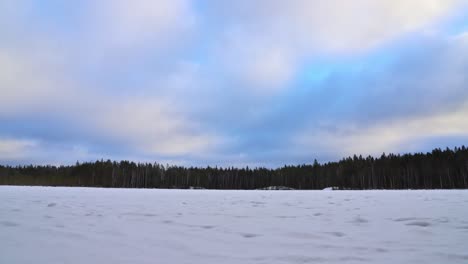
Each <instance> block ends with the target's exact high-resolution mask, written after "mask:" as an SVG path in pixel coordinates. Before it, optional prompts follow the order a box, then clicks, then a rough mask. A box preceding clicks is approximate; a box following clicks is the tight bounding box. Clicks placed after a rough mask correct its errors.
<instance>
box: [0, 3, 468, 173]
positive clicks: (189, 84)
mask: <svg viewBox="0 0 468 264" xmlns="http://www.w3.org/2000/svg"><path fill="white" fill-rule="evenodd" d="M461 145H468V0H380V1H375V0H353V1H342V0H326V1H325V0H291V1H285V0H253V1H252V0H237V1H227V0H132V1H130V0H83V1H61V0H41V1H39V0H3V1H0V164H9V165H18V164H52V165H59V164H74V163H75V162H76V161H80V162H83V161H94V160H98V159H99V160H100V159H104V160H107V159H111V160H133V161H140V162H159V163H162V164H166V163H167V164H174V165H184V166H192V165H193V166H207V165H210V166H224V167H226V166H251V167H257V166H265V167H278V166H282V165H285V164H303V163H312V162H313V161H314V159H317V160H318V161H320V162H327V161H334V160H339V159H341V158H343V157H346V156H349V155H353V154H358V155H359V154H362V155H363V156H367V155H373V156H380V155H381V154H382V153H383V152H385V153H390V152H392V153H407V152H411V153H413V152H425V151H430V150H432V149H433V148H445V147H455V146H461Z"/></svg>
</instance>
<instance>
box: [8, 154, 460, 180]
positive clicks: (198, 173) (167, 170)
mask: <svg viewBox="0 0 468 264" xmlns="http://www.w3.org/2000/svg"><path fill="white" fill-rule="evenodd" d="M0 185H41V186H86V187H113V188H190V187H196V188H206V189H257V188H263V187H267V186H287V187H291V188H294V189H323V188H325V187H330V186H334V187H338V188H341V189H463V188H468V149H467V148H466V147H465V146H463V147H461V148H455V149H448V148H447V149H445V150H441V149H435V150H433V151H432V152H430V153H416V154H405V155H394V154H389V155H386V154H383V155H382V156H381V157H379V158H374V157H370V156H369V157H366V158H363V157H362V156H359V157H358V156H354V157H348V158H345V159H342V160H341V161H339V162H329V163H324V164H320V163H318V162H317V161H315V162H314V163H313V164H312V165H298V166H284V167H281V168H277V169H267V168H249V167H246V168H218V167H214V168H213V167H206V168H197V167H180V166H163V165H161V164H158V163H154V164H151V163H134V162H129V161H121V162H112V161H103V160H101V161H96V162H92V163H76V165H73V166H59V167H56V166H33V165H30V166H17V167H11V166H0Z"/></svg>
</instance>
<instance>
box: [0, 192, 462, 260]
mask: <svg viewBox="0 0 468 264" xmlns="http://www.w3.org/2000/svg"><path fill="white" fill-rule="evenodd" d="M0 263H9V264H10V263H11V264H13V263H14V264H20V263H28V264H29V263H44V264H54V263H61V264H62V263H67V264H74V263H76V264H82V263H112V264H117V263H136V264H138V263H151V264H154V263H163V264H164V263H177V264H180V263H203V264H207V263H223V264H228V263H265V264H266V263H391V264H395V263H425V264H429V263H468V191H461V190H460V191H458V190H454V191H442V190H437V191H207V190H142V189H139V190H135V189H134V190H130V189H97V188H53V187H52V188H48V187H5V186H0Z"/></svg>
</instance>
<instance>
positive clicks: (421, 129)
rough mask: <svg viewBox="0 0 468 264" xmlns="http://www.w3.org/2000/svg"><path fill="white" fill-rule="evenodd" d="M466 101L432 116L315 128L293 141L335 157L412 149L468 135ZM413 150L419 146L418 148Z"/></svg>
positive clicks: (467, 106)
mask: <svg viewBox="0 0 468 264" xmlns="http://www.w3.org/2000/svg"><path fill="white" fill-rule="evenodd" d="M466 116H468V103H467V104H465V105H464V106H463V107H461V108H459V109H456V110H455V111H451V112H447V113H439V114H435V115H432V116H425V117H413V118H405V119H400V120H395V121H388V122H387V123H386V122H380V123H378V124H376V125H374V126H371V127H366V128H363V127H361V126H360V125H358V124H349V123H347V124H341V125H340V128H339V129H338V130H335V131H333V132H332V131H326V130H318V131H313V132H309V133H307V135H306V134H302V135H301V136H300V137H298V138H297V139H296V140H295V141H296V143H297V144H299V145H300V146H301V147H302V148H303V147H304V146H306V147H308V148H310V149H313V150H322V151H324V152H330V153H333V154H334V155H335V156H337V157H343V156H349V155H353V154H364V155H379V154H381V153H383V152H387V153H388V152H401V151H411V150H412V149H411V148H412V146H413V145H414V144H417V143H418V140H420V139H430V138H437V137H453V136H455V137H468V123H467V122H464V120H465V119H466ZM415 149H418V148H417V147H416V148H415Z"/></svg>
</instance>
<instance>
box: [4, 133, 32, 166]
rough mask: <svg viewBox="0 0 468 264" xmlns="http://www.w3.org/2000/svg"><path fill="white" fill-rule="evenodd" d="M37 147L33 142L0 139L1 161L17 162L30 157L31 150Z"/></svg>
mask: <svg viewBox="0 0 468 264" xmlns="http://www.w3.org/2000/svg"><path fill="white" fill-rule="evenodd" d="M36 146H37V142H36V141H33V140H23V139H10V138H7V139H5V138H3V139H2V138H0V161H15V160H20V159H23V158H25V157H27V156H28V154H29V152H30V150H31V149H32V148H35V147H36Z"/></svg>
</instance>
